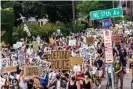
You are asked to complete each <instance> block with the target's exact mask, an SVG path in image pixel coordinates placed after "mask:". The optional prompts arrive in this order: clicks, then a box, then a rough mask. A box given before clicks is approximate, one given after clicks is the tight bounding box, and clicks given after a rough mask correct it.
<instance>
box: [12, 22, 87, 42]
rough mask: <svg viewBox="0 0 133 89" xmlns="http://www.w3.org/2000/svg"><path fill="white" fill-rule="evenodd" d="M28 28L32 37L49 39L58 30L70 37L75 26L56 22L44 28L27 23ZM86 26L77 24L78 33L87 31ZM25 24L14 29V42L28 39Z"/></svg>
mask: <svg viewBox="0 0 133 89" xmlns="http://www.w3.org/2000/svg"><path fill="white" fill-rule="evenodd" d="M27 25H28V28H29V30H30V32H31V36H35V37H36V36H37V35H40V36H41V37H49V36H50V35H51V34H53V32H56V30H57V29H60V30H61V33H62V34H63V35H65V36H66V35H69V33H70V31H72V29H73V25H72V24H71V23H65V24H64V23H62V22H56V23H55V24H54V23H48V24H44V25H43V26H41V27H40V26H39V25H38V24H36V23H27ZM85 26H86V25H85V24H81V23H80V24H79V23H78V24H76V25H75V28H76V32H79V31H82V30H84V29H85ZM23 28H24V27H23V24H22V25H20V26H19V27H18V28H16V27H14V30H13V31H14V32H13V42H16V41H18V40H20V39H21V38H25V37H27V34H26V33H25V32H24V31H23Z"/></svg>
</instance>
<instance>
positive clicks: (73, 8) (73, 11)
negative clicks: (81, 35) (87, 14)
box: [72, 0, 75, 32]
mask: <svg viewBox="0 0 133 89" xmlns="http://www.w3.org/2000/svg"><path fill="white" fill-rule="evenodd" d="M72 13H73V31H74V32H75V6H74V0H72Z"/></svg>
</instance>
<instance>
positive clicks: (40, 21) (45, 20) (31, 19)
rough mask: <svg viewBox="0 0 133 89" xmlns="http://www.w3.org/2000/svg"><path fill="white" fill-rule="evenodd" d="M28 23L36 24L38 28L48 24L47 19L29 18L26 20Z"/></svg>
mask: <svg viewBox="0 0 133 89" xmlns="http://www.w3.org/2000/svg"><path fill="white" fill-rule="evenodd" d="M28 22H30V23H37V24H38V25H39V26H42V25H44V24H46V23H47V22H48V19H46V18H42V19H38V20H36V18H34V17H30V18H28Z"/></svg>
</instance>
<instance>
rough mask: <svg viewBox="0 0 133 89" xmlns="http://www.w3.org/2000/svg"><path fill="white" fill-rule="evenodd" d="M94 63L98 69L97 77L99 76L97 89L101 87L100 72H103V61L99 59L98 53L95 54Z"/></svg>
mask: <svg viewBox="0 0 133 89" xmlns="http://www.w3.org/2000/svg"><path fill="white" fill-rule="evenodd" d="M94 65H95V66H96V67H97V70H98V77H99V87H98V88H99V89H100V88H101V83H102V74H103V66H104V65H103V61H102V60H101V57H100V54H97V57H96V61H95V62H94Z"/></svg>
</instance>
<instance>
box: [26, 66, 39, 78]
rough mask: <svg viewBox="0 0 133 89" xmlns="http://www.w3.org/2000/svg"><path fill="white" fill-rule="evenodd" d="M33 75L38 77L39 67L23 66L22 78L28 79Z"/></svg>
mask: <svg viewBox="0 0 133 89" xmlns="http://www.w3.org/2000/svg"><path fill="white" fill-rule="evenodd" d="M33 75H36V76H38V75H40V71H39V67H37V66H25V67H24V77H30V76H33Z"/></svg>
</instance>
